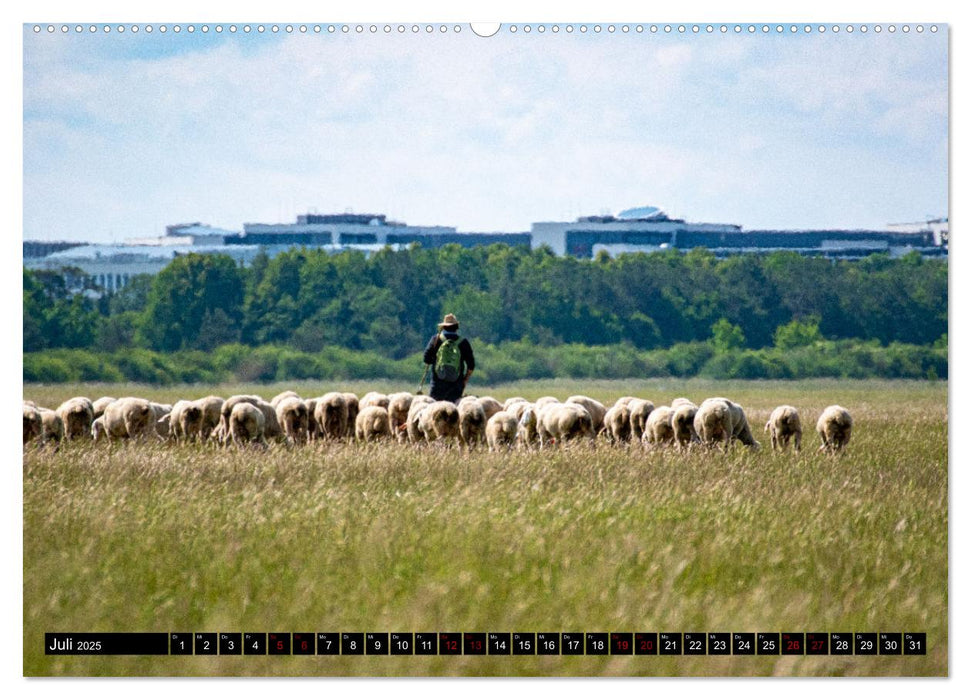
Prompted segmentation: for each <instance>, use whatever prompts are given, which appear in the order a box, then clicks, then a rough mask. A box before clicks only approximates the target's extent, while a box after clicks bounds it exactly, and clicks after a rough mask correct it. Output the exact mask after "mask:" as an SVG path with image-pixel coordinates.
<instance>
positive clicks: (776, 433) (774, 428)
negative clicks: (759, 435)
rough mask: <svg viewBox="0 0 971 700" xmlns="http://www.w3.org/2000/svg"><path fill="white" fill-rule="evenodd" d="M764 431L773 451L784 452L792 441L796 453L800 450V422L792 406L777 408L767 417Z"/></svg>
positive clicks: (796, 411) (797, 412)
mask: <svg viewBox="0 0 971 700" xmlns="http://www.w3.org/2000/svg"><path fill="white" fill-rule="evenodd" d="M765 430H766V432H768V433H769V436H770V437H771V439H772V449H773V450H777V449H778V450H786V449H788V447H789V441H790V440H792V442H793V445H794V446H795V449H796V451H797V452H798V451H799V450H800V449H801V448H802V421H800V419H799V411H798V410H796V408H795V407H794V406H779V407H777V408H776V409H775V410H774V411H772V415H770V416H769V420H768V422H766V424H765Z"/></svg>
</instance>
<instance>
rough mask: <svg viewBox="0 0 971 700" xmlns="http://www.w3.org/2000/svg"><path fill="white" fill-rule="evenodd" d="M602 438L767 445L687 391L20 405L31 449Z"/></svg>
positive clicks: (834, 415)
mask: <svg viewBox="0 0 971 700" xmlns="http://www.w3.org/2000/svg"><path fill="white" fill-rule="evenodd" d="M852 427H853V420H852V418H851V417H850V414H849V412H848V411H847V410H846V409H845V408H842V407H841V406H829V407H828V408H826V409H825V410H824V411H823V412H822V414H821V415H820V416H819V420H818V421H817V423H816V431H817V432H818V433H819V436H820V438H821V440H822V445H821V446H820V448H819V449H820V450H822V451H830V452H839V451H841V450H842V449H843V448H844V447H846V445H847V443H848V442H849V440H850V433H851V431H852ZM765 430H766V432H768V433H769V435H770V437H771V440H772V447H773V449H779V450H785V449H787V448H788V446H789V444H790V442H791V443H792V444H793V446H794V447H795V449H796V450H799V449H800V447H801V443H802V422H801V419H800V417H799V412H798V411H797V410H796V409H795V408H794V407H792V406H779V407H778V408H776V409H775V410H774V411H773V412H772V415H771V416H770V417H769V420H768V422H767V423H766V424H765ZM598 437H602V438H603V439H606V440H607V441H609V442H611V443H631V442H640V443H642V444H643V445H644V446H646V447H651V448H655V447H661V446H674V447H678V448H680V449H686V448H688V447H689V446H691V445H693V444H700V445H704V446H707V447H715V446H721V447H723V448H724V449H725V450H727V449H728V448H729V447H730V446H731V444H732V443H733V442H735V441H738V442H740V443H742V444H743V445H746V446H748V447H750V448H751V449H759V447H760V445H759V443H758V442H757V441H756V440H755V437H754V436H753V435H752V430H751V428H750V426H749V423H748V420H747V419H746V417H745V411H744V410H743V409H742V407H741V406H740V405H739V404H737V403H735V402H734V401H731V400H730V399H726V398H709V399H705V400H704V401H703V402H702V403H701V405H700V406H699V405H696V404H694V403H692V402H691V401H689V400H688V399H685V398H677V399H674V400H673V401H672V402H671V403H670V405H666V406H655V405H654V404H653V403H652V402H651V401H648V400H646V399H641V398H637V397H633V396H625V397H623V398H620V399H618V400H617V401H616V403H614V405H613V406H611V407H610V408H607V407H606V406H604V404H602V403H600V402H599V401H597V400H595V399H592V398H590V397H587V396H571V397H569V398H568V399H566V401H560V400H559V399H557V398H555V397H553V396H544V397H542V398H540V399H537V400H536V401H535V402H529V401H527V400H526V399H524V398H522V397H518V396H517V397H513V398H510V399H507V400H506V401H505V402H503V403H500V402H499V401H498V400H496V399H494V398H492V397H490V396H483V397H475V396H466V397H464V398H462V400H461V401H459V402H458V404H455V403H452V402H450V401H435V400H434V399H432V398H431V397H429V396H425V395H417V396H416V395H412V394H410V393H408V392H400V393H396V394H390V395H387V394H381V393H378V392H370V393H368V394H366V395H364V396H363V397H361V398H360V399H358V397H357V396H356V395H355V394H351V393H341V392H330V393H327V394H324V395H323V396H320V397H317V398H312V399H302V398H301V397H300V396H298V395H297V394H296V392H293V391H285V392H283V393H281V394H279V395H277V396H275V397H274V398H273V399H272V400H271V401H264V400H263V399H262V398H261V397H259V396H255V395H237V396H231V397H230V398H228V399H223V398H221V397H218V396H207V397H205V398H202V399H198V400H195V401H185V400H184V401H178V402H176V403H175V404H174V405H168V404H160V403H155V402H152V401H148V400H147V399H142V398H135V397H126V398H121V399H115V398H113V397H110V396H104V397H102V398H100V399H98V400H96V401H91V400H89V399H87V398H85V397H75V398H72V399H69V400H67V401H65V402H64V403H62V404H61V405H60V406H58V407H57V409H54V410H52V409H47V408H41V407H39V406H37V405H35V404H34V403H33V402H32V401H24V444H25V445H26V444H27V443H28V442H40V443H48V442H53V441H60V440H62V439H64V440H74V439H78V438H93V439H94V440H95V441H99V440H117V439H131V438H153V439H159V440H177V441H187V440H199V441H202V440H213V441H216V442H218V443H219V444H222V445H229V444H236V445H241V444H244V443H250V442H257V443H260V444H266V441H267V440H279V441H285V442H286V443H287V444H302V443H306V442H308V441H316V440H346V439H353V440H356V441H358V442H363V443H366V442H371V441H375V440H381V439H391V440H397V441H398V442H402V443H404V442H410V443H413V444H419V443H434V442H454V443H459V444H461V445H463V446H467V447H472V446H474V445H481V444H487V445H488V447H489V449H490V450H498V449H509V448H512V447H514V446H520V447H523V448H534V447H535V448H540V449H542V448H544V447H546V446H549V445H556V444H561V443H564V442H567V441H571V440H576V439H588V440H590V441H594V440H596V439H597V438H598Z"/></svg>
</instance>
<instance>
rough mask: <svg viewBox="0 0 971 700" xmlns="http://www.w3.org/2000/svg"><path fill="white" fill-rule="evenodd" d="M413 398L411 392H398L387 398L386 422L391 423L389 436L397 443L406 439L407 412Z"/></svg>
mask: <svg viewBox="0 0 971 700" xmlns="http://www.w3.org/2000/svg"><path fill="white" fill-rule="evenodd" d="M414 399H415V397H414V395H413V394H411V392H408V391H399V392H398V393H396V394H391V395H389V396H388V420H390V421H391V434H392V435H394V437H395V439H396V440H398V442H404V441H405V440H407V439H408V410H409V409H410V408H411V402H412V401H414Z"/></svg>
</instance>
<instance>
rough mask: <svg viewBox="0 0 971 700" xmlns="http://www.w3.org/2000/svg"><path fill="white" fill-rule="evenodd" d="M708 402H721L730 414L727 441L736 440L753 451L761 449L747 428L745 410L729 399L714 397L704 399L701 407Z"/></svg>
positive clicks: (702, 438)
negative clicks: (729, 432)
mask: <svg viewBox="0 0 971 700" xmlns="http://www.w3.org/2000/svg"><path fill="white" fill-rule="evenodd" d="M709 402H712V403H716V402H721V403H724V404H726V405H727V406H728V409H729V411H730V413H731V436H730V438H729V441H731V440H738V441H739V442H741V443H742V444H743V445H746V446H748V447H750V448H752V449H753V450H758V449H759V448H760V447H761V445H760V444H759V443H758V441H756V439H755V437H754V436H753V435H752V429H751V428H750V427H749V424H748V419H747V418H746V417H745V410H744V409H743V408H742V407H741V405H739V404H737V403H735V402H734V401H732V400H731V399H726V398H723V397H715V398H709V399H705V400H704V401H703V402H702V404H701V406H702V407H703V406H704V405H705V404H706V403H709ZM698 410H699V411H701V408H699V409H698ZM697 425H698V424H697V423H696V424H695V428H696V431H697V432H698V436H699V438H701V440H702V441H703V442H704V441H705V439H704V437H703V436H702V435H701V432H700V431H698V430H697Z"/></svg>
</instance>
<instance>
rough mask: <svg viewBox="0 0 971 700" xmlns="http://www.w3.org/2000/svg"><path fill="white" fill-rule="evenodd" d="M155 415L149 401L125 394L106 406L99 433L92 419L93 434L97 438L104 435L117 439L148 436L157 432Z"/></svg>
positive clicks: (99, 419) (100, 420)
mask: <svg viewBox="0 0 971 700" xmlns="http://www.w3.org/2000/svg"><path fill="white" fill-rule="evenodd" d="M154 417H155V412H154V411H153V410H152V406H151V403H150V402H149V401H147V400H146V399H141V398H137V397H135V396H125V397H123V398H120V399H118V400H117V401H112V402H111V403H110V404H108V405H107V406H106V407H105V412H104V413H103V414H102V415H101V417H100V418H98V421H99V423H100V425H99V428H98V433H97V435H95V432H94V428H93V423H94V422H93V421H92V436H93V437H95V438H96V439H97V438H100V437H102V436H103V437H106V438H115V439H134V438H140V437H147V436H148V435H151V434H152V433H154V432H155V424H154ZM102 430H103V433H102V432H101V431H102Z"/></svg>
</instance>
